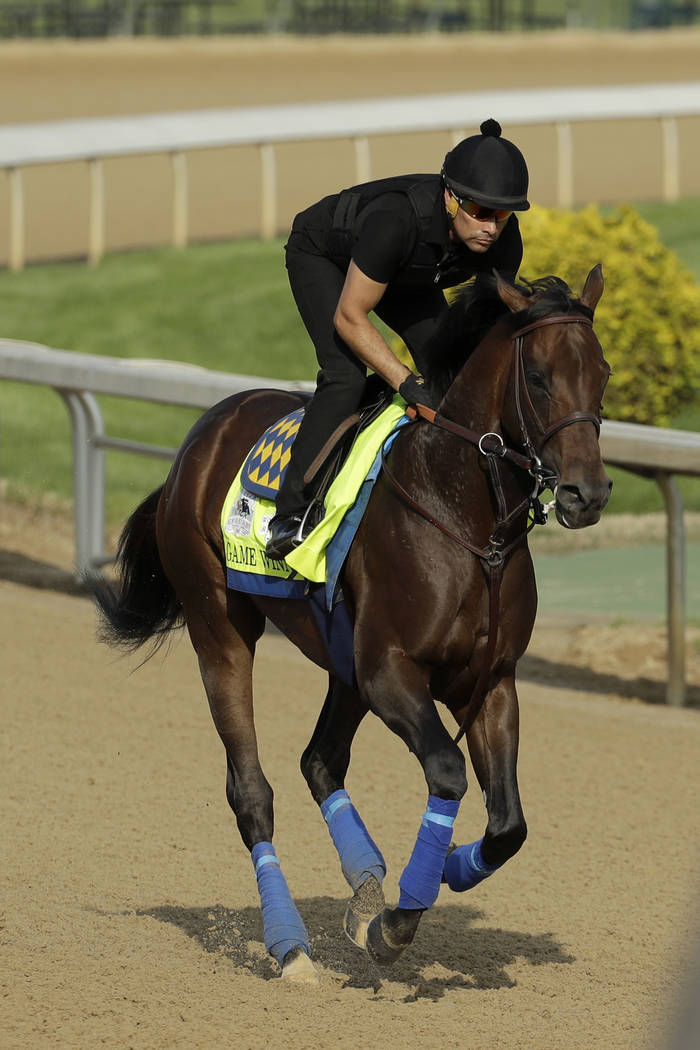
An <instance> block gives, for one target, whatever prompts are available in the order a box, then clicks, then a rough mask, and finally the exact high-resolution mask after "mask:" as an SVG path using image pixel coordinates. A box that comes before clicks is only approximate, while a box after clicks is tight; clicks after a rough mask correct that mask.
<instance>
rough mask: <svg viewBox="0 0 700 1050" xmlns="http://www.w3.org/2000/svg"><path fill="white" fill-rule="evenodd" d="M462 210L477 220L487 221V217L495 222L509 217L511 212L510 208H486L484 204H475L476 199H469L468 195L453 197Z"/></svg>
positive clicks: (503, 220)
mask: <svg viewBox="0 0 700 1050" xmlns="http://www.w3.org/2000/svg"><path fill="white" fill-rule="evenodd" d="M452 196H453V197H454V198H455V200H456V201H457V203H458V204H459V206H460V208H461V209H462V211H465V212H466V213H467V215H471V217H472V219H478V220H479V222H488V221H489V219H495V220H496V222H505V221H506V219H508V218H510V216H511V215H512V214H513V211H512V209H510V210H509V209H508V208H487V207H486V205H484V204H477V203H476V201H470V200H469V198H468V197H455V195H454V194H452Z"/></svg>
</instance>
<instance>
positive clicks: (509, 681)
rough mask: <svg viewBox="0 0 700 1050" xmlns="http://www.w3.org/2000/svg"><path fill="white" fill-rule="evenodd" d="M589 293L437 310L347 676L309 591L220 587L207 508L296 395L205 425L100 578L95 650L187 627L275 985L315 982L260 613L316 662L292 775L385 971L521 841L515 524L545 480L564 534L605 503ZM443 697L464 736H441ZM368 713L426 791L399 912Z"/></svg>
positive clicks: (528, 564) (386, 488) (349, 570)
mask: <svg viewBox="0 0 700 1050" xmlns="http://www.w3.org/2000/svg"><path fill="white" fill-rule="evenodd" d="M602 291H603V277H602V270H601V267H600V266H596V267H594V268H593V269H592V270H591V272H590V274H589V275H588V278H587V280H586V282H585V286H584V288H583V291H582V294H581V296H580V298H579V299H576V298H575V297H574V296H573V295H572V294H571V292H570V291H569V289H568V288H567V287H566V285H564V284H563V282H561V281H560V280H559V279H558V278H545V279H543V280H541V281H538V282H535V283H534V284H533V285H527V286H525V285H523V284H521V285H518V286H515V285H510V284H506V283H505V282H503V281H501V280H500V279H496V280H494V281H493V282H492V283H491V288H490V289H489V288H487V287H486V285H485V283H484V282H482V283H481V284H479V285H477V288H476V291H474V290H471V291H470V292H468V293H467V295H466V298H463V299H462V300H459V299H458V300H457V302H456V303H455V304H454V306H453V307H452V308H451V310H450V311H449V312H448V324H447V326H446V327H445V331H444V332H443V333H442V335H441V336H440V335H439V338H438V342H437V343H436V348H435V355H434V360H435V374H434V375H432V376H430V377H428V378H429V379H430V381H431V382H432V383H433V385H434V386H437V385H439V384H440V382H441V383H442V386H443V389H444V390H445V393H444V396H443V397H442V401H441V404H440V407H439V411H438V413H437V414H435V415H434V416H433V414H432V413H428V412H423V413H420V414H419V416H418V418H417V419H416V420H415V421H414V422H413V423H410V424H407V425H406V426H404V427H403V428H402V429H401V430H400V432H399V434H398V436H397V437H396V440H395V441H394V443H393V445H392V447H391V450H390V452H389V453H388V454H387V456H386V458H385V461H384V470H383V472H382V474H381V475H380V478H379V480H378V482H377V484H376V485H375V487H374V489H373V491H372V494H371V497H370V500H369V504H368V505H367V508H366V511H365V512H364V515H363V517H362V519H361V522H360V526H359V529H358V531H357V533H356V536H355V538H354V540H353V543H352V546H351V548H350V551H349V554H348V556H347V559H346V562H345V565H344V567H343V571H342V577H341V582H342V589H343V593H344V597H345V602H346V605H347V610H348V612H349V620H350V622H351V623H352V627H353V642H352V645H353V650H352V653H353V657H354V677H353V680H352V681H351V682H348V681H347V680H345V681H343V680H341V677H340V675H339V674H338V673H337V671H336V669H335V667H334V663H333V659H332V657H331V655H330V654H329V651H328V649H327V648H326V644H325V642H324V639H323V635H322V633H321V631H320V630H319V627H318V624H317V620H316V618H315V616H314V615H312V613H311V612H310V610H309V603H308V601H307V600H304V599H287V598H270V597H259V596H252V595H248V594H243V593H240V592H236V591H233V590H230V589H229V588H227V581H226V566H225V559H224V544H223V537H222V531H221V526H220V513H221V508H222V505H223V502H224V499H225V496H226V493H227V490H228V487H229V485H230V483H231V480H232V478H233V477H234V476H235V474H236V472H237V471H238V469H239V467H240V465H241V463H242V462H243V459H244V457H245V456H246V454H247V452H248V451H249V449H250V448H251V447H252V445H253V444H254V442H255V441H256V439H257V438H258V437H259V436H260V435H261V434H262V433H263V432H264V431H265V429H266V428H267V427H268V426H270V425H271V424H272V423H273V422H275V421H276V420H277V419H279V418H280V417H281V416H283V415H284V414H285V413H287V412H290V411H292V410H293V409H296V408H298V407H299V405H300V403H302V404H303V397H301V396H300V395H297V394H291V393H290V394H288V393H280V392H275V391H269V390H267V391H266V390H257V391H251V392H249V393H245V394H241V395H236V396H234V397H230V398H228V399H226V400H225V401H223V402H221V403H220V404H218V405H215V406H214V407H213V408H212V409H210V410H209V411H208V412H206V413H205V414H204V415H203V416H202V418H201V419H200V420H199V421H198V422H197V423H196V424H195V425H194V427H193V428H192V430H191V431H190V433H189V434H188V436H187V437H186V438H185V441H184V443H183V445H182V447H181V449H180V450H179V452H178V455H177V457H176V459H175V462H174V464H173V466H172V469H171V471H170V474H169V476H168V479H167V481H166V482H165V484H164V485H163V486H162V487H161V488H160V489H158V490H157V491H156V492H154V493H152V494H151V495H150V496H148V497H147V499H145V500H144V502H143V503H142V504H141V506H140V507H138V509H137V510H136V511H135V512H134V513H133V515H132V516H131V518H130V519H129V521H128V523H127V525H126V527H125V529H124V531H123V533H122V537H121V540H120V544H119V553H118V565H119V570H120V574H121V580H120V588H119V590H118V593H114V592H113V591H112V590H111V589H110V588H108V587H107V586H106V585H104V584H101V585H100V584H96V595H97V601H98V604H99V606H100V609H101V613H102V619H103V636H104V637H105V639H106V640H107V641H110V642H112V643H115V644H121V645H124V646H126V647H127V648H131V649H135V648H137V647H138V646H140V645H142V644H143V643H145V642H148V641H151V642H152V643H153V644H154V647H157V645H158V644H159V643H160V642H161V641H162V640H163V639H164V637H165V636H166V634H167V633H168V632H169V631H170V630H172V629H173V628H175V627H178V626H182V625H183V624H186V625H187V628H188V631H189V635H190V639H191V641H192V645H193V646H194V649H195V651H196V653H197V657H198V660H199V667H200V670H201V675H202V679H203V682H204V687H205V690H206V694H207V697H208V700H209V705H210V708H211V713H212V716H213V719H214V724H215V726H216V728H217V730H218V732H219V735H220V737H221V740H222V742H223V744H224V748H225V751H226V765H227V778H226V794H227V798H228V802H229V804H230V806H231V808H232V809H233V812H234V814H235V817H236V821H237V823H238V828H239V831H240V834H241V837H242V839H243V842H244V843H245V846H246V847H247V848H248V850H250V851H251V855H252V860H253V863H254V865H255V872H256V877H257V880H258V887H259V891H260V897H261V906H262V913H263V926H264V934H265V942H266V945H267V947H268V950H269V951H270V953H271V954H272V955H273V956H274V957H275V958H276V959H277V961H278V962H279V964H280V966H281V968H282V973H283V975H284V976H290V977H296V978H297V979H314V978H315V970H314V967H313V964H312V963H311V961H310V959H309V946H308V936H307V934H306V930H305V928H304V924H303V922H302V920H301V917H300V916H299V913H298V911H297V909H296V907H295V905H294V903H293V901H292V898H291V896H290V894H289V890H288V889H287V885H286V882H285V879H284V876H283V874H282V871H281V868H280V864H279V860H278V858H277V856H276V854H275V850H274V847H273V846H272V836H273V803H272V798H273V796H272V789H271V787H270V784H269V783H268V781H267V779H266V777H265V775H264V773H263V770H262V768H261V765H260V761H259V757H258V748H257V741H256V733H255V724H254V718H253V696H252V669H253V657H254V654H255V646H256V642H257V641H258V639H259V638H260V636H261V634H262V632H263V630H264V627H265V620H266V617H267V618H269V619H270V620H271V621H272V622H273V623H274V624H276V625H277V626H278V627H279V628H280V629H281V630H282V631H283V632H284V634H286V635H287V637H288V638H289V639H290V640H291V641H292V642H294V644H295V645H297V646H298V647H299V649H300V650H301V651H302V652H303V653H304V654H305V655H306V656H307V657H308V658H309V659H310V660H312V661H314V663H316V664H318V665H319V666H320V667H323V668H325V669H326V670H327V671H328V674H329V688H328V694H327V696H326V700H325V703H324V705H323V709H322V711H321V714H320V717H319V719H318V723H317V725H316V729H315V731H314V734H313V737H312V739H311V741H310V743H309V745H308V747H307V749H306V751H305V752H304V754H303V756H302V759H301V768H302V772H303V775H304V777H305V779H306V781H307V783H308V786H309V789H310V791H311V794H312V796H313V798H314V799H315V800H316V802H317V803H318V805H319V806H320V807H321V811H322V814H323V816H324V818H325V820H326V822H327V824H328V827H329V830H330V833H331V835H332V838H333V841H334V843H335V846H336V848H337V850H338V853H339V856H340V860H341V865H342V869H343V873H344V874H345V876H346V878H347V880H348V882H349V884H350V887H351V889H352V890H353V897H352V899H351V901H350V904H349V906H348V910H347V912H346V918H345V929H346V932H347V933H348V935H349V936H350V937H351V938H352V939H353V940H354V941H355V942H356V943H357V944H358V945H360V946H361V947H363V948H365V949H366V950H367V951H368V952H369V954H370V955H371V956H372V957H373V958H374V959H375V960H376V961H377V962H380V963H388V962H391V961H393V960H394V959H395V958H396V957H397V956H398V955H399V954H400V952H401V951H403V950H404V949H405V948H406V947H407V946H408V945H409V944H410V943H411V941H412V940H413V937H414V935H415V932H416V929H417V927H418V923H419V920H420V916H421V915H422V913H423V911H425V910H426V909H427V908H429V907H430V906H431V904H432V903H433V902H434V901H435V899H436V897H437V895H438V891H439V888H440V884H441V882H446V883H447V884H448V885H449V886H450V888H452V889H454V890H464V889H468V888H470V887H472V886H474V885H475V884H476V883H478V882H479V881H481V880H482V879H483V878H485V877H487V876H488V875H490V874H491V873H492V872H493V871H495V869H496V868H498V867H500V866H501V865H502V864H503V863H505V861H506V860H508V859H509V858H510V857H512V856H513V855H514V854H515V853H516V852H517V850H518V849H519V848H520V846H521V845H522V843H523V841H524V839H525V836H526V825H525V820H524V817H523V811H522V808H521V804H520V798H519V793H518V784H517V777H516V762H517V751H518V702H517V696H516V689H515V669H516V664H517V662H518V660H519V659H520V657H521V656H522V655H523V653H524V652H525V649H526V646H527V644H528V641H529V638H530V633H531V631H532V627H533V623H534V619H535V611H536V605H537V593H536V588H535V577H534V572H533V566H532V560H531V558H530V553H529V550H528V545H527V532H528V528H529V523H530V525H531V523H532V516H533V511H534V513H535V514H536V515H537V514H539V512H540V511H541V504H540V503H539V500H538V496H539V495H540V493H541V492H542V491H543V489H544V488H545V487H550V488H552V489H553V490H554V493H555V506H556V514H557V517H558V519H559V521H560V522H561V523H562V524H563V525H565V526H566V527H568V528H581V527H583V526H586V525H591V524H593V523H595V522H596V521H598V519H599V517H600V514H601V511H602V509H603V507H604V506H605V504H606V502H607V500H608V497H609V493H610V488H611V483H610V481H609V479H608V477H607V475H606V473H605V470H604V467H603V463H602V461H601V456H600V450H599V445H598V433H599V426H600V413H601V399H602V395H603V391H604V389H605V385H606V383H607V380H608V376H609V374H610V372H609V368H608V365H607V363H606V361H605V359H604V357H603V353H602V350H601V347H600V344H599V342H598V340H597V338H596V336H595V334H594V331H593V326H592V318H593V311H594V309H595V307H596V304H597V302H598V300H599V298H600V296H601V294H602ZM440 339H442V340H443V342H442V343H441V342H440ZM437 701H439V702H440V703H441V704H442V705H443V706H444V707H445V708H446V710H447V711H449V713H450V714H451V715H452V717H453V718H454V720H455V722H456V724H457V726H459V727H460V728H459V732H458V734H457V737H456V738H454V737H453V736H452V735H451V734H450V733H449V732H448V730H447V729H446V728H445V725H444V724H443V722H442V720H441V717H440V715H439V713H438V708H437ZM368 711H372V713H373V714H375V715H377V716H379V718H380V719H381V720H382V721H383V722H384V723H385V724H386V725H387V726H388V727H389V728H390V729H391V730H393V732H395V733H397V734H398V736H399V737H400V738H401V739H402V740H403V741H404V743H405V744H406V746H407V747H408V748H409V749H410V750H411V751H412V752H413V753H414V754H415V755H416V757H417V759H418V761H419V762H420V765H421V767H422V770H423V774H424V776H425V780H426V782H427V786H428V805H427V809H426V812H425V814H424V815H423V817H422V820H421V824H420V828H419V831H418V837H417V840H416V844H415V847H414V849H413V853H412V855H411V857H410V859H409V861H408V864H407V866H406V868H405V870H404V872H403V874H402V876H401V879H400V882H399V885H400V889H401V895H400V898H399V904H398V907H396V908H393V909H392V908H387V907H385V904H384V897H383V893H382V889H381V882H382V879H383V877H384V874H385V865H384V861H383V859H382V856H381V853H380V852H379V850H378V848H377V846H376V845H375V843H374V842H373V840H372V838H371V837H370V835H369V834H368V832H367V830H366V828H365V826H364V824H363V823H362V821H361V819H360V817H359V815H358V813H357V811H356V810H355V808H354V806H353V805H352V802H351V801H350V798H349V796H348V794H347V792H346V791H345V790H344V781H345V775H346V772H347V769H348V765H349V761H350V749H351V746H352V742H353V738H354V736H355V733H356V731H357V728H358V726H359V724H360V722H361V721H362V719H363V718H364V716H365V715H366V714H367V712H368ZM462 733H464V734H466V740H467V745H468V750H469V755H470V758H471V762H472V765H473V767H474V771H475V773H476V776H477V779H478V781H479V784H480V786H481V788H482V791H483V792H484V797H485V801H486V807H487V812H488V823H487V826H486V830H485V833H484V836H483V838H482V839H480V840H478V841H475V842H473V843H470V844H469V845H467V846H460V847H455V846H454V844H453V843H452V842H451V838H452V831H451V829H452V824H453V822H454V818H455V816H456V814H457V810H458V807H459V802H460V800H461V798H462V797H463V795H464V794H465V791H466V789H467V779H466V763H465V757H464V755H463V753H462V751H461V749H460V747H459V746H458V743H457V741H458V739H459V737H460V736H461V735H462Z"/></svg>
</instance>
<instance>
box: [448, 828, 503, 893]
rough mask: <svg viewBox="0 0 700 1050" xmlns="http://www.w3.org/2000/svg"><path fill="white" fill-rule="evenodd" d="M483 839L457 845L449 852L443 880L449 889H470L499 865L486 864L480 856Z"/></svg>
mask: <svg viewBox="0 0 700 1050" xmlns="http://www.w3.org/2000/svg"><path fill="white" fill-rule="evenodd" d="M483 841H484V840H483V839H479V841H478V842H470V843H469V845H468V846H458V847H457V849H455V850H453V851H452V853H450V855H449V857H448V858H447V860H446V861H445V882H446V883H447V885H448V886H449V887H450V889H451V890H455V891H456V892H457V893H462V891H463V890H470V889H471V888H472V886H476V885H477V883H479V882H483V880H484V879H487V878H488V877H489V875H493V873H494V871H496V869H497V868H500V867H501V865H500V864H487V863H486V861H485V860H484V858H483V857H482V856H481V843H482V842H483Z"/></svg>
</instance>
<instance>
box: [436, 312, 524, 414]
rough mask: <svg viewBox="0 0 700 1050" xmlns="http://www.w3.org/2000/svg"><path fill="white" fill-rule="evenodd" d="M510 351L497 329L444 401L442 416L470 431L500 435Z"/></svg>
mask: <svg viewBox="0 0 700 1050" xmlns="http://www.w3.org/2000/svg"><path fill="white" fill-rule="evenodd" d="M511 347H512V343H511V342H510V340H509V339H508V338H507V337H506V336H505V335H504V334H503V332H502V331H501V326H500V325H498V326H497V330H496V331H494V332H491V333H489V335H487V336H486V338H485V339H483V340H482V341H481V342H480V343H479V345H478V346H477V348H476V349H475V350H474V352H473V353H472V354H471V355H470V357H469V359H468V360H467V362H466V364H465V365H464V367H463V368H462V370H461V371H460V372H459V374H458V375H457V377H456V378H455V380H454V382H453V383H452V385H451V386H450V388H449V390H448V391H447V393H446V395H445V397H444V398H443V401H442V404H441V405H440V413H441V414H442V415H444V416H446V417H447V418H448V419H451V420H452V421H453V422H454V423H459V424H460V425H461V426H463V427H467V428H468V429H469V430H476V431H479V432H480V433H486V432H487V431H489V430H491V431H494V430H495V431H497V432H499V431H500V422H501V414H502V408H503V402H504V399H505V395H506V388H507V386H508V379H509V375H510V369H511V361H512V354H511Z"/></svg>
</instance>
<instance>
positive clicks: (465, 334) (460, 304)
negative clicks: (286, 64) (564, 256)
mask: <svg viewBox="0 0 700 1050" xmlns="http://www.w3.org/2000/svg"><path fill="white" fill-rule="evenodd" d="M514 287H515V288H517V290H518V291H519V292H520V293H521V294H522V295H526V296H527V297H528V298H529V299H530V304H529V305H528V307H527V308H526V309H525V310H522V311H520V312H519V313H518V314H511V316H512V317H517V326H518V327H523V326H524V325H527V324H530V323H531V322H532V321H538V320H539V319H540V318H542V317H547V316H549V315H550V314H553V313H569V312H572V311H576V312H585V307H584V306H582V305H581V303H580V302H579V301H578V300H577V299H575V298H574V295H573V292H572V291H571V289H570V288H569V286H568V285H567V284H566V283H565V282H564V281H562V280H561V278H559V277H554V276H549V277H540V278H538V279H537V280H536V281H526V280H523V279H521V280H519V281H517V282H514ZM509 313H510V311H509V309H508V307H507V306H506V305H505V303H504V302H503V301H502V299H501V298H500V296H499V294H498V290H497V281H496V278H495V276H492V275H490V274H479V275H478V276H477V277H476V278H475V279H474V280H472V281H470V282H469V283H468V284H465V285H463V286H462V288H461V289H460V290H459V292H458V293H457V295H456V296H455V298H454V299H453V300H452V302H451V304H450V307H449V309H448V310H447V312H446V313H445V315H444V317H443V319H442V321H441V322H440V325H439V326H438V329H437V331H436V333H435V335H434V336H433V338H432V340H431V342H430V345H429V347H428V349H427V353H426V359H427V361H426V364H425V380H426V382H427V383H428V385H429V386H430V387H431V390H432V391H433V392H434V393H435V394H437V395H438V396H439V397H443V396H444V394H445V393H446V392H447V389H448V387H449V386H450V384H451V383H452V381H453V380H454V379H455V377H456V376H457V373H458V372H459V371H460V370H461V369H462V367H463V365H464V364H465V362H466V361H467V359H468V358H469V356H470V355H471V354H472V352H473V351H474V350H475V349H476V347H477V346H478V345H479V343H480V342H481V340H482V339H483V338H484V337H485V335H486V333H487V332H488V331H489V330H490V329H491V328H493V326H494V325H495V324H496V322H497V321H499V320H500V319H501V318H502V317H504V316H505V315H507V314H509Z"/></svg>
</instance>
